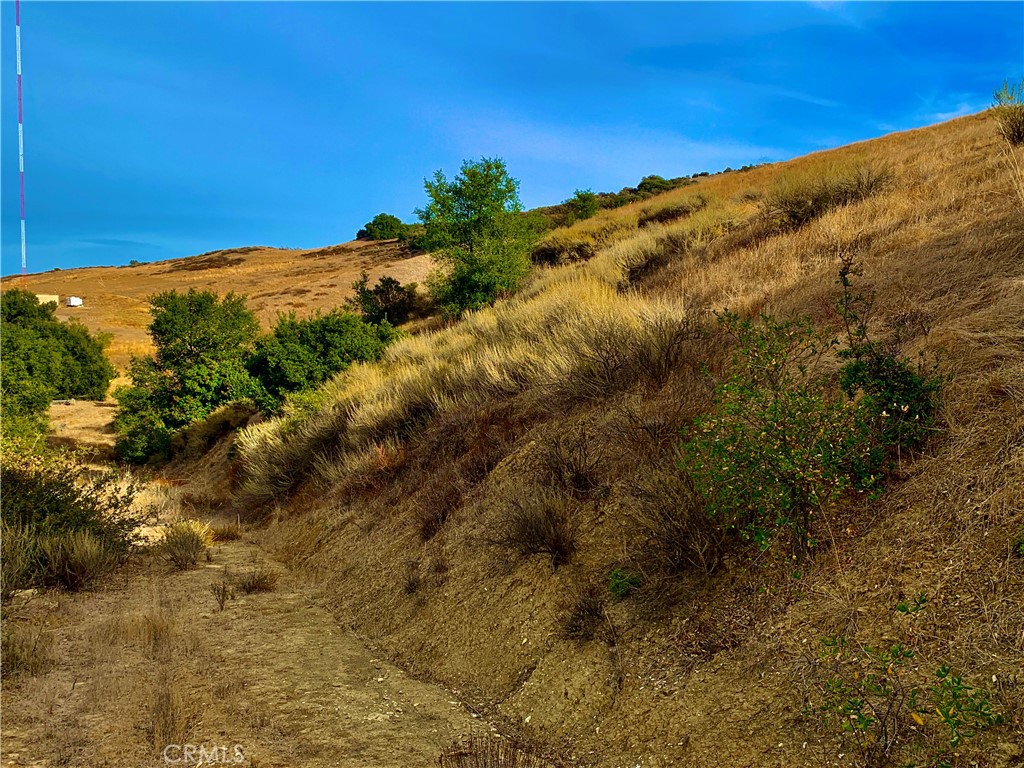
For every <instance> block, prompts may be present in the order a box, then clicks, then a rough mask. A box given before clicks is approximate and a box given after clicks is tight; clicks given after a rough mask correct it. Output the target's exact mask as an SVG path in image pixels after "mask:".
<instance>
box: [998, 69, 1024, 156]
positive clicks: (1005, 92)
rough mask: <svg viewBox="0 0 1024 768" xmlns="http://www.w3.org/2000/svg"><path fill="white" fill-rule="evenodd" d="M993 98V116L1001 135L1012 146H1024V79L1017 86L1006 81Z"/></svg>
mask: <svg viewBox="0 0 1024 768" xmlns="http://www.w3.org/2000/svg"><path fill="white" fill-rule="evenodd" d="M993 98H994V99H995V104H994V105H993V106H992V115H993V117H995V120H996V125H997V126H998V127H999V135H1000V136H1002V137H1003V138H1004V139H1005V140H1006V141H1007V143H1008V144H1010V146H1013V147H1015V146H1017V145H1018V144H1024V79H1021V81H1020V82H1019V83H1017V84H1016V85H1014V84H1012V83H1011V82H1010V81H1009V80H1006V81H1005V82H1004V83H1003V87H1002V88H1000V89H999V90H998V91H996V92H995V94H993Z"/></svg>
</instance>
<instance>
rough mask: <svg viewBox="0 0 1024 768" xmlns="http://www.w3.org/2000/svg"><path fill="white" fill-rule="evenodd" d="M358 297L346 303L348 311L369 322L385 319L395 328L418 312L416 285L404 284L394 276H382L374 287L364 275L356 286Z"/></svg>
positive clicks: (364, 273)
mask: <svg viewBox="0 0 1024 768" xmlns="http://www.w3.org/2000/svg"><path fill="white" fill-rule="evenodd" d="M352 290H353V291H355V296H353V297H351V298H349V299H347V300H346V301H345V308H346V309H350V310H353V311H354V312H358V313H359V314H360V315H362V316H363V319H364V320H365V321H366V322H368V323H380V322H382V321H384V320H386V321H388V322H389V323H391V324H392V325H400V324H402V323H404V322H405V321H406V320H407V319H408V318H409V315H410V314H412V312H413V310H415V309H416V305H417V296H416V283H409V284H407V285H402V284H401V283H400V282H399V281H398V280H396V279H395V278H393V277H391V276H390V275H382V276H381V277H380V278H378V280H377V284H376V285H374V286H373V287H372V288H371V287H370V276H369V275H368V274H367V273H366V272H363V273H362V274H360V275H359V279H358V280H356V281H355V282H354V283H352Z"/></svg>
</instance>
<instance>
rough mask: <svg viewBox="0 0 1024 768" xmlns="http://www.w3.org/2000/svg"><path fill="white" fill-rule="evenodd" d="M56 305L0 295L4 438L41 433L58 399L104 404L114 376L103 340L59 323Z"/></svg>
mask: <svg viewBox="0 0 1024 768" xmlns="http://www.w3.org/2000/svg"><path fill="white" fill-rule="evenodd" d="M55 312H56V305H55V304H52V303H50V304H40V303H39V300H38V299H37V298H36V296H35V294H33V293H29V292H28V291H23V290H21V289H18V288H12V289H10V290H7V291H4V292H3V294H2V296H0V338H2V340H3V354H2V355H0V410H2V413H3V432H4V434H5V435H14V434H18V433H20V434H25V433H32V432H38V431H40V430H41V429H42V428H43V418H44V414H45V413H46V410H47V408H48V407H49V405H50V401H51V400H53V399H55V398H84V399H89V400H102V399H103V398H104V397H106V395H107V387H108V386H109V384H110V380H111V378H113V376H114V368H113V366H112V365H111V364H110V362H109V361H108V360H107V359H106V357H105V356H104V354H103V349H104V347H105V346H106V344H107V338H106V337H104V336H94V335H92V334H90V333H89V331H88V330H87V329H86V328H85V326H83V325H81V324H80V323H77V322H66V323H65V322H61V321H59V320H57V317H56V314H55Z"/></svg>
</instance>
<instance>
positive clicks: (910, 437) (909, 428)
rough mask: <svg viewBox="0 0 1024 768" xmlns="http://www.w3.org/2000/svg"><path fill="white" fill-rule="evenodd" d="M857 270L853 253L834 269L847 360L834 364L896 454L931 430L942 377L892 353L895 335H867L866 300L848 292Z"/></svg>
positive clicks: (916, 446) (913, 447)
mask: <svg viewBox="0 0 1024 768" xmlns="http://www.w3.org/2000/svg"><path fill="white" fill-rule="evenodd" d="M858 274H860V271H859V270H858V269H856V268H855V266H854V263H853V259H852V257H844V258H843V259H842V261H841V264H840V269H839V282H840V284H841V285H842V289H843V292H842V296H841V298H840V300H839V314H840V316H841V318H842V319H843V322H844V325H845V328H846V337H847V347H846V348H845V349H842V350H840V351H839V356H840V357H841V358H843V359H845V360H847V362H846V363H845V364H844V365H843V366H842V367H841V368H840V370H839V382H840V384H841V386H842V388H843V390H844V391H845V392H846V394H847V395H849V396H850V397H855V396H858V397H859V403H860V407H861V408H862V409H863V410H864V411H865V412H866V413H867V414H869V418H870V419H871V422H872V426H873V430H874V432H875V435H876V439H877V440H879V441H880V442H881V443H882V445H884V447H885V449H886V450H887V451H889V452H894V453H896V454H897V455H899V454H900V453H901V452H902V451H903V450H907V451H913V450H917V449H919V448H920V447H921V446H922V445H923V444H924V442H925V440H926V439H927V438H928V437H929V436H930V435H931V434H933V433H934V432H935V429H936V427H935V417H936V413H937V412H938V408H939V393H940V390H941V387H942V379H941V378H940V377H939V376H937V375H935V374H934V372H932V373H927V372H925V371H924V370H923V365H919V366H918V370H916V371H915V370H914V369H913V368H912V367H911V366H910V364H909V363H908V362H907V361H906V360H904V359H902V358H900V357H899V355H898V354H897V350H898V346H899V342H900V340H899V338H896V339H894V340H893V341H892V342H891V343H889V344H883V343H882V342H879V341H875V340H872V339H871V338H870V337H869V335H868V329H867V317H868V314H869V313H870V300H869V299H866V298H865V297H864V296H863V295H860V294H854V293H853V284H852V280H851V276H853V275H858Z"/></svg>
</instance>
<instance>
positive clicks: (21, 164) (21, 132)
mask: <svg viewBox="0 0 1024 768" xmlns="http://www.w3.org/2000/svg"><path fill="white" fill-rule="evenodd" d="M14 28H15V32H16V36H15V48H16V50H17V57H18V177H19V181H20V184H21V281H22V284H24V282H25V273H26V272H27V271H28V262H27V261H26V259H25V129H24V127H23V125H24V124H23V120H22V109H21V0H14Z"/></svg>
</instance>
